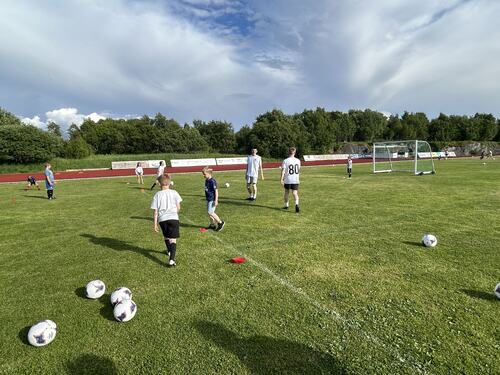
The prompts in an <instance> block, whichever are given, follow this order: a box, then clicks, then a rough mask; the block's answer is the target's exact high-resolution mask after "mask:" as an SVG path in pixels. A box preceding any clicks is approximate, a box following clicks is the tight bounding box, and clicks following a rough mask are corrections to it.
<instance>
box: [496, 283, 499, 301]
mask: <svg viewBox="0 0 500 375" xmlns="http://www.w3.org/2000/svg"><path fill="white" fill-rule="evenodd" d="M495 295H496V296H497V298H498V299H500V283H498V284H497V286H496V287H495Z"/></svg>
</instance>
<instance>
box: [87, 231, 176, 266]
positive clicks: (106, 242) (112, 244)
mask: <svg viewBox="0 0 500 375" xmlns="http://www.w3.org/2000/svg"><path fill="white" fill-rule="evenodd" d="M80 236H82V237H85V238H88V239H89V241H90V242H92V243H93V244H96V245H99V246H102V247H107V248H109V249H112V250H115V251H131V252H133V253H137V254H140V255H143V256H145V257H146V258H148V259H149V260H151V261H153V262H155V263H157V264H159V265H160V266H165V265H166V263H164V262H162V261H161V260H160V259H158V258H157V257H155V256H154V255H152V254H153V253H157V254H164V252H163V251H158V250H151V249H144V248H142V247H139V246H135V245H131V244H129V243H128V242H125V241H121V240H117V239H115V238H110V237H97V236H94V235H93V234H88V233H83V234H80Z"/></svg>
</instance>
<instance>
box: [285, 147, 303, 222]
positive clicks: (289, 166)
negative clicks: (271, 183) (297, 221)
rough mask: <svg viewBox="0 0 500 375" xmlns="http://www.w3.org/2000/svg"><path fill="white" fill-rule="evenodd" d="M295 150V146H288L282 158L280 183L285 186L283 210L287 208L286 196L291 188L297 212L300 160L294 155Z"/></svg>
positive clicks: (298, 209) (298, 210)
mask: <svg viewBox="0 0 500 375" xmlns="http://www.w3.org/2000/svg"><path fill="white" fill-rule="evenodd" d="M296 152H297V150H296V148H295V147H290V149H289V150H288V158H286V159H285V160H283V164H282V165H281V185H283V187H284V188H285V196H284V200H285V206H284V207H283V209H284V210H288V196H289V192H290V190H292V194H293V197H294V199H295V212H297V213H299V212H300V208H299V184H300V179H299V174H300V160H299V159H297V158H296V157H295V153H296Z"/></svg>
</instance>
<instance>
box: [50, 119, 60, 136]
mask: <svg viewBox="0 0 500 375" xmlns="http://www.w3.org/2000/svg"><path fill="white" fill-rule="evenodd" d="M47 131H48V132H49V133H52V134H54V135H55V136H56V137H62V133H61V127H60V126H59V125H57V124H56V123H55V122H53V121H51V122H49V123H48V124H47Z"/></svg>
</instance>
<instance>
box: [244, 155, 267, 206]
mask: <svg viewBox="0 0 500 375" xmlns="http://www.w3.org/2000/svg"><path fill="white" fill-rule="evenodd" d="M259 170H260V178H261V179H262V180H263V179H264V172H263V168H262V158H261V157H260V156H259V155H257V149H256V148H253V149H252V155H249V156H248V157H247V171H246V174H245V179H246V182H247V190H248V194H250V195H249V197H248V198H247V200H249V201H254V200H256V199H257V180H258V179H259Z"/></svg>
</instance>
